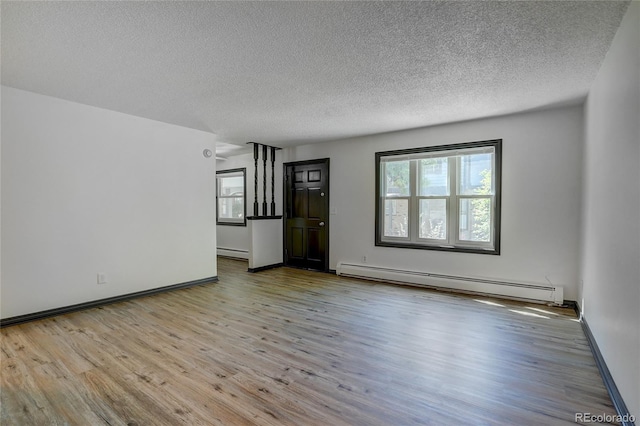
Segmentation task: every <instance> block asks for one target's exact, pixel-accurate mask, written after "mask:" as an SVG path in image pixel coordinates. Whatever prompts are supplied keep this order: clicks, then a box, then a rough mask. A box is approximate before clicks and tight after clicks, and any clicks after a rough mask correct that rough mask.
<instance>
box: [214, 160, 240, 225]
mask: <svg viewBox="0 0 640 426" xmlns="http://www.w3.org/2000/svg"><path fill="white" fill-rule="evenodd" d="M246 171H247V169H244V168H243V169H233V170H221V171H219V172H216V181H217V185H216V188H217V189H216V190H217V193H216V200H217V210H216V223H217V224H218V225H239V226H246V225H247V218H246V216H247V214H246V213H247V209H246V205H245V201H244V200H245V197H244V194H245V193H246V181H245V178H246Z"/></svg>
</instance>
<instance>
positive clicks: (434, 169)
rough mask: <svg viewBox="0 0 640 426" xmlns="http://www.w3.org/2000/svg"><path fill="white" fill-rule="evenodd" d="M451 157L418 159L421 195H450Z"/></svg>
mask: <svg viewBox="0 0 640 426" xmlns="http://www.w3.org/2000/svg"><path fill="white" fill-rule="evenodd" d="M448 165H449V159H448V158H447V157H440V158H425V159H422V160H419V161H418V170H419V173H420V178H419V179H420V195H424V196H429V195H449V168H448Z"/></svg>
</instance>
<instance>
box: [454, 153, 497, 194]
mask: <svg viewBox="0 0 640 426" xmlns="http://www.w3.org/2000/svg"><path fill="white" fill-rule="evenodd" d="M492 167H493V154H472V155H461V156H460V170H458V194H460V195H478V194H480V195H493V193H494V189H493V179H492V177H491V168H492Z"/></svg>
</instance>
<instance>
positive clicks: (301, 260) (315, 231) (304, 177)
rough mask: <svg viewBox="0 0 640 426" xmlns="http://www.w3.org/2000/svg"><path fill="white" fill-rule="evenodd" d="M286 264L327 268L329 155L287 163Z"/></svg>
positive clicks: (319, 268)
mask: <svg viewBox="0 0 640 426" xmlns="http://www.w3.org/2000/svg"><path fill="white" fill-rule="evenodd" d="M284 167H285V179H284V181H285V183H284V185H285V188H284V190H285V192H284V193H285V198H286V202H285V204H286V205H285V218H284V220H285V226H284V232H285V235H284V241H285V252H284V259H285V265H287V266H295V267H298V268H306V269H314V270H318V271H328V270H329V159H328V158H325V159H322V160H311V161H300V162H295V163H286V164H285V165H284Z"/></svg>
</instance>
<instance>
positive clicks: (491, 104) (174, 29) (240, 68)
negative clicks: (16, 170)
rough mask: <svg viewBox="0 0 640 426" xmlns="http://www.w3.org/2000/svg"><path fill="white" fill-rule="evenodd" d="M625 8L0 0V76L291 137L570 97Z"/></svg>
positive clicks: (235, 138) (580, 88) (21, 84)
mask: <svg viewBox="0 0 640 426" xmlns="http://www.w3.org/2000/svg"><path fill="white" fill-rule="evenodd" d="M627 6H628V2H617V1H606V2H592V1H588V2H583V1H580V2H557V1H553V2H480V1H473V2H153V1H150V2H107V1H104V2H10V1H2V4H1V7H2V9H1V12H2V29H1V36H2V84H4V85H8V86H12V87H16V88H20V89H24V90H29V91H33V92H37V93H41V94H45V95H50V96H55V97H59V98H63V99H68V100H72V101H76V102H80V103H83V104H88V105H94V106H98V107H102V108H107V109H111V110H116V111H121V112H124V113H128V114H133V115H137V116H141V117H147V118H151V119H155V120H160V121H164V122H167V123H174V124H178V125H182V126H186V127H192V128H195V129H200V130H205V131H208V132H212V133H215V134H216V135H217V140H219V141H221V142H227V143H232V144H239V145H244V143H245V142H246V141H258V142H261V143H266V144H273V145H277V146H288V145H294V144H300V143H310V142H318V141H323V140H331V139H337V138H342V137H349V136H356V135H363V134H371V133H379V132H387V131H393V130H400V129H408V128H415V127H422V126H428V125H433V124H440V123H446V122H452V121H460V120H467V119H474V118H481V117H487V116H493V115H499V114H506V113H512V112H518V111H524V110H529V109H534V108H541V107H546V106H551V105H557V104H562V103H570V102H578V101H580V100H582V99H583V98H584V96H585V95H586V94H587V91H588V89H589V86H590V84H591V82H592V81H593V79H594V78H595V76H596V73H597V71H598V68H599V66H600V64H601V63H602V60H603V59H604V56H605V54H606V52H607V50H608V47H609V45H610V43H611V41H612V39H613V36H614V34H615V31H616V30H617V27H618V25H619V23H620V21H621V19H622V16H623V15H624V12H625V11H626V8H627Z"/></svg>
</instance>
